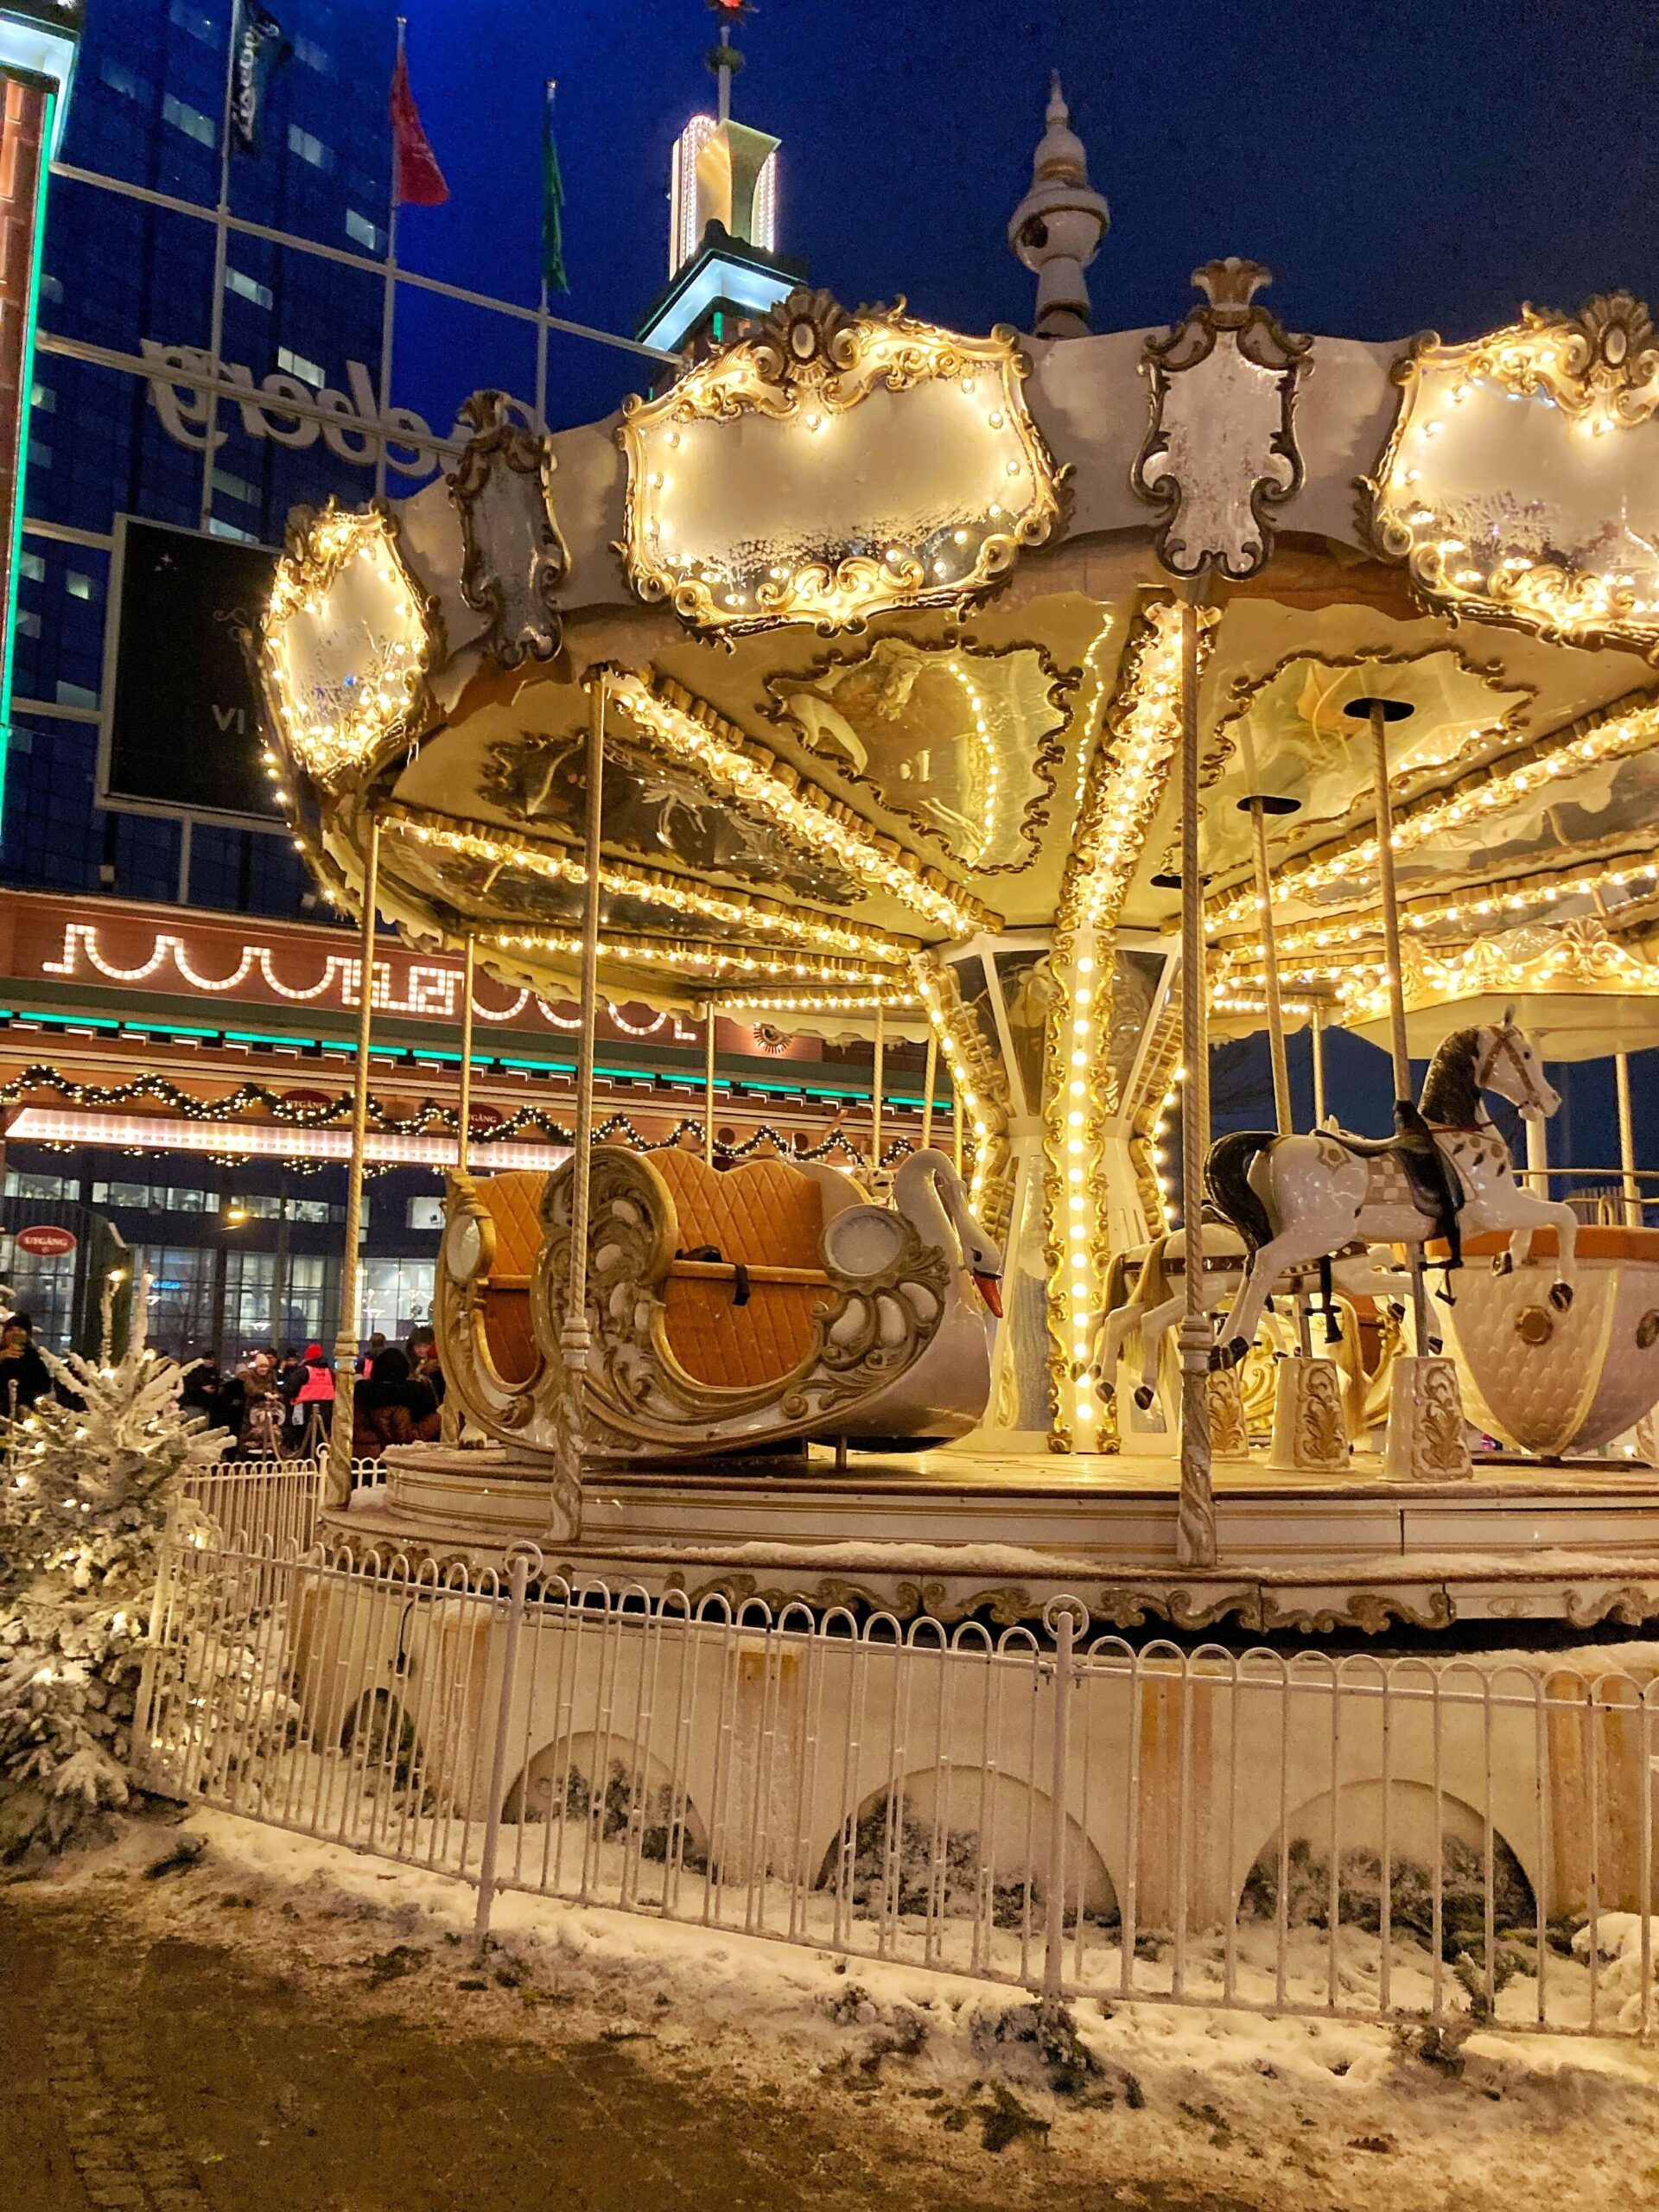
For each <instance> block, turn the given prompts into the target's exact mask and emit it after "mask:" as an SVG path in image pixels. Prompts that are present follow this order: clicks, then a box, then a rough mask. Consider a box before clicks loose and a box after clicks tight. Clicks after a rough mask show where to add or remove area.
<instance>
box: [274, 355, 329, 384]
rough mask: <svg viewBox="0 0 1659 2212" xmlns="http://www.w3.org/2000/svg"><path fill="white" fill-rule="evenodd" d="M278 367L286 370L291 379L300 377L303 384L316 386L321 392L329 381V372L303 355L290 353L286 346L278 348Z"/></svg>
mask: <svg viewBox="0 0 1659 2212" xmlns="http://www.w3.org/2000/svg"><path fill="white" fill-rule="evenodd" d="M277 367H278V368H279V369H286V370H287V371H288V372H289V376H291V377H298V378H299V379H300V381H301V383H302V384H310V385H315V386H316V388H317V390H318V391H321V389H322V387H323V385H325V384H326V383H327V381H328V372H327V369H325V368H322V367H321V366H320V365H318V364H317V363H316V362H315V361H308V360H307V359H306V357H305V355H304V354H303V353H292V352H290V350H289V347H287V346H278V347H277Z"/></svg>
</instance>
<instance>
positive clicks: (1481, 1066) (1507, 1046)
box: [1475, 1021, 1543, 1113]
mask: <svg viewBox="0 0 1659 2212" xmlns="http://www.w3.org/2000/svg"><path fill="white" fill-rule="evenodd" d="M1516 1034H1517V1032H1516V1028H1515V1026H1514V1024H1513V1023H1512V1022H1509V1021H1506V1022H1505V1023H1504V1024H1503V1027H1502V1028H1499V1029H1494V1030H1493V1031H1492V1032H1491V1039H1492V1043H1491V1051H1490V1052H1489V1053H1488V1055H1487V1056H1486V1057H1485V1058H1484V1059H1482V1060H1479V1061H1478V1062H1477V1063H1476V1066H1475V1087H1476V1089H1477V1090H1485V1089H1486V1088H1487V1087H1488V1085H1489V1084H1490V1083H1491V1075H1492V1070H1493V1067H1494V1066H1495V1065H1497V1057H1498V1054H1499V1053H1500V1052H1502V1053H1504V1054H1506V1055H1507V1056H1508V1058H1509V1061H1510V1065H1511V1066H1512V1067H1513V1068H1514V1070H1515V1072H1516V1077H1518V1078H1519V1080H1520V1084H1521V1088H1522V1090H1523V1091H1524V1092H1525V1094H1526V1099H1527V1100H1529V1101H1530V1102H1531V1103H1533V1104H1534V1105H1535V1106H1541V1105H1542V1103H1543V1101H1542V1099H1541V1098H1540V1096H1538V1092H1537V1090H1536V1089H1535V1086H1534V1084H1533V1080H1532V1074H1531V1071H1530V1070H1529V1067H1528V1065H1527V1063H1526V1061H1525V1060H1524V1059H1523V1058H1522V1056H1521V1052H1520V1051H1519V1049H1518V1047H1517V1046H1516V1041H1515V1039H1516ZM1511 1103H1513V1104H1514V1105H1515V1106H1516V1107H1517V1108H1519V1109H1520V1110H1521V1111H1522V1112H1523V1113H1524V1112H1525V1110H1526V1103H1525V1101H1523V1100H1522V1099H1519V1098H1516V1099H1515V1100H1513V1101H1512V1102H1511Z"/></svg>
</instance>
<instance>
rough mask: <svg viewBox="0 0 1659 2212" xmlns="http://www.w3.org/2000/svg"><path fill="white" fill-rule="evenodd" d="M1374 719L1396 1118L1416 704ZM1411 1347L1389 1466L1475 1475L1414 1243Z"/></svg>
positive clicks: (1366, 708)
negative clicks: (1392, 773)
mask: <svg viewBox="0 0 1659 2212" xmlns="http://www.w3.org/2000/svg"><path fill="white" fill-rule="evenodd" d="M1344 712H1345V713H1346V714H1348V715H1351V716H1352V717H1353V718H1354V719H1355V720H1356V721H1367V722H1369V723H1370V732H1371V772H1372V779H1373V783H1374V785H1375V791H1376V859H1377V882H1378V888H1379V890H1380V893H1381V895H1382V901H1383V957H1384V960H1385V962H1386V963H1387V967H1388V975H1389V1052H1390V1058H1391V1059H1392V1061H1393V1065H1394V1096H1395V1119H1396V1122H1401V1121H1402V1120H1403V1117H1404V1116H1402V1109H1404V1115H1409V1114H1410V1112H1411V1110H1412V1107H1413V1103H1414V1102H1413V1100H1412V1096H1411V1050H1410V1046H1409V1045H1408V1042H1407V1038H1406V982H1405V966H1404V963H1403V960H1402V957H1401V951H1400V900H1399V891H1398V887H1397V885H1396V882H1395V869H1394V803H1393V797H1392V794H1391V792H1390V791H1389V736H1388V730H1389V723H1390V722H1398V721H1405V719H1406V718H1407V716H1408V715H1410V714H1412V713H1413V712H1414V709H1413V708H1412V707H1411V706H1410V704H1409V703H1408V702H1407V701H1406V700H1404V699H1351V700H1350V701H1349V702H1348V704H1347V706H1346V708H1345V709H1344ZM1409 1254H1410V1257H1409V1262H1408V1264H1409V1267H1410V1270H1411V1306H1412V1324H1413V1332H1414V1351H1413V1355H1412V1357H1409V1358H1402V1359H1397V1360H1396V1361H1395V1364H1394V1379H1393V1383H1392V1384H1391V1386H1390V1391H1389V1440H1388V1449H1387V1452H1386V1455H1385V1458H1384V1461H1383V1466H1384V1471H1385V1472H1386V1473H1389V1474H1390V1475H1401V1476H1405V1477H1408V1478H1410V1479H1412V1480H1415V1481H1446V1480H1447V1479H1455V1478H1461V1477H1465V1476H1467V1475H1470V1474H1472V1473H1473V1471H1474V1470H1473V1467H1472V1466H1471V1463H1470V1459H1469V1446H1468V1443H1467V1441H1466V1440H1465V1436H1464V1427H1465V1424H1464V1418H1463V1405H1462V1400H1461V1396H1460V1394H1459V1389H1458V1370H1457V1369H1456V1367H1455V1366H1454V1365H1453V1363H1452V1361H1451V1360H1449V1359H1447V1358H1446V1357H1443V1356H1442V1355H1440V1354H1438V1353H1432V1352H1431V1351H1430V1350H1429V1327H1428V1319H1429V1317H1428V1292H1427V1286H1426V1285H1425V1283H1424V1281H1423V1254H1422V1247H1421V1245H1412V1246H1411V1247H1410V1248H1409Z"/></svg>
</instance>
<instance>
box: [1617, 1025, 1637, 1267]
mask: <svg viewBox="0 0 1659 2212" xmlns="http://www.w3.org/2000/svg"><path fill="white" fill-rule="evenodd" d="M1613 1084H1614V1088H1615V1090H1617V1091H1618V1166H1619V1180H1620V1182H1621V1183H1622V1184H1623V1185H1624V1226H1625V1227H1626V1228H1627V1229H1640V1228H1641V1226H1642V1186H1641V1185H1640V1184H1639V1183H1638V1182H1637V1179H1636V1123H1635V1120H1634V1118H1633V1116H1632V1115H1631V1112H1630V1054H1629V1053H1628V1052H1615V1053H1614V1054H1613Z"/></svg>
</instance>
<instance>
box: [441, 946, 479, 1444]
mask: <svg viewBox="0 0 1659 2212" xmlns="http://www.w3.org/2000/svg"><path fill="white" fill-rule="evenodd" d="M477 964H478V944H477V940H476V938H474V935H473V933H472V931H470V930H468V931H467V942H466V945H465V947H464V948H463V950H462V953H461V1090H460V1095H459V1096H458V1097H457V1099H456V1101H455V1176H456V1179H457V1180H459V1179H460V1178H461V1176H463V1175H465V1173H467V1141H468V1139H469V1138H470V1137H471V1135H472V1129H473V982H474V975H475V973H476V970H477ZM438 1420H439V1423H440V1429H439V1433H440V1436H441V1438H442V1441H443V1442H444V1443H445V1444H452V1445H453V1444H459V1443H460V1441H461V1401H460V1400H459V1399H458V1398H457V1397H456V1395H455V1394H454V1391H453V1390H449V1389H446V1390H445V1392H444V1394H443V1406H442V1410H441V1412H440V1413H439V1415H438Z"/></svg>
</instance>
